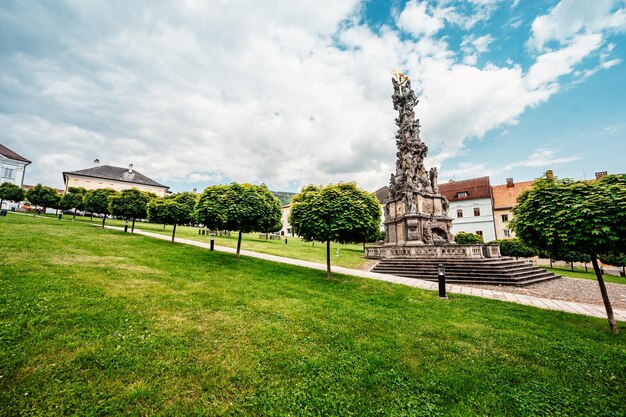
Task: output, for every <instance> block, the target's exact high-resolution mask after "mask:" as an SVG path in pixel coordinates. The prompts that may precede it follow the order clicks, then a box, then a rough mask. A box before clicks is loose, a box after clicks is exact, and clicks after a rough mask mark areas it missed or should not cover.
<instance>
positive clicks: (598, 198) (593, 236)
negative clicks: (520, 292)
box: [511, 175, 626, 333]
mask: <svg viewBox="0 0 626 417" xmlns="http://www.w3.org/2000/svg"><path fill="white" fill-rule="evenodd" d="M513 213H514V215H515V217H514V218H513V220H512V222H511V228H512V229H513V230H514V231H515V233H516V235H517V236H518V237H519V238H520V239H522V240H523V241H524V242H526V243H528V244H529V245H531V246H533V247H535V248H537V249H539V250H542V251H547V252H548V253H550V254H562V253H582V254H586V255H588V256H589V257H590V258H591V263H592V265H593V269H594V272H595V274H596V279H597V280H598V285H599V287H600V292H601V294H602V300H603V302H604V307H605V309H606V313H607V318H608V322H609V326H610V328H611V331H612V332H613V333H617V332H618V328H617V322H616V321H615V317H614V315H613V309H612V307H611V302H610V300H609V296H608V293H607V290H606V286H605V285H604V280H603V278H602V272H601V271H600V267H599V265H598V256H599V255H602V254H605V253H619V252H620V251H622V250H623V248H624V247H626V175H609V176H606V177H603V178H601V179H600V180H598V181H571V180H555V179H543V180H539V181H536V182H535V183H534V184H533V187H532V188H531V189H529V190H527V191H525V192H523V193H522V194H521V195H520V197H519V199H518V204H517V206H515V207H514V208H513Z"/></svg>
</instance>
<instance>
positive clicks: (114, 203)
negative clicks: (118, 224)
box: [109, 188, 156, 233]
mask: <svg viewBox="0 0 626 417" xmlns="http://www.w3.org/2000/svg"><path fill="white" fill-rule="evenodd" d="M154 197H156V196H154V194H151V193H146V192H142V191H139V190H138V189H136V188H130V189H128V190H122V191H120V192H119V193H117V194H114V195H112V196H110V197H109V212H110V213H111V214H112V215H114V216H119V217H123V218H124V219H126V220H132V221H133V223H132V227H131V229H130V232H131V233H134V232H135V220H137V219H145V218H146V216H147V209H148V203H149V202H150V200H152V198H154Z"/></svg>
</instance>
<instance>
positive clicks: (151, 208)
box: [148, 198, 191, 243]
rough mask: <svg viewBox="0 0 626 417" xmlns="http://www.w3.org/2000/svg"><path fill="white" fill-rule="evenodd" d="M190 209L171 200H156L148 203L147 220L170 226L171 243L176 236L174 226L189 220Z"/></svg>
mask: <svg viewBox="0 0 626 417" xmlns="http://www.w3.org/2000/svg"><path fill="white" fill-rule="evenodd" d="M190 213H191V208H190V207H189V206H188V205H185V204H182V203H179V202H177V201H176V200H175V199H171V198H157V199H154V200H152V201H151V202H150V203H148V220H149V221H150V222H152V223H163V224H171V225H173V226H174V228H173V229H172V243H174V237H175V236H176V225H178V224H182V223H186V222H187V220H189V217H190Z"/></svg>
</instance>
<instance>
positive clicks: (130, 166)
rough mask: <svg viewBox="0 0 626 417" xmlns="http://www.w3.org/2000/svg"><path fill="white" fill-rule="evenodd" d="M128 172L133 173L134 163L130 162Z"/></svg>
mask: <svg viewBox="0 0 626 417" xmlns="http://www.w3.org/2000/svg"><path fill="white" fill-rule="evenodd" d="M128 172H130V173H131V174H132V173H133V164H130V165H129V166H128Z"/></svg>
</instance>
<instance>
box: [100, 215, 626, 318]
mask: <svg viewBox="0 0 626 417" xmlns="http://www.w3.org/2000/svg"><path fill="white" fill-rule="evenodd" d="M105 227H106V228H107V229H112V230H124V228H122V227H117V226H105ZM135 234H138V235H142V236H148V237H152V238H155V239H161V240H168V241H169V240H171V237H170V236H167V235H161V234H158V233H151V232H146V231H143V230H139V229H135ZM175 241H176V242H177V243H183V244H185V245H191V246H197V247H199V248H204V249H209V248H210V245H209V244H208V243H204V242H198V241H195V240H190V239H183V238H176V239H175ZM215 250H216V251H220V252H228V253H236V250H235V249H234V248H227V247H225V246H217V245H216V246H215ZM241 255H243V256H249V257H251V258H257V259H264V260H267V261H272V262H280V263H284V264H289V265H296V266H302V267H305V268H311V269H318V270H321V271H326V265H325V264H319V263H316V262H309V261H302V260H299V259H291V258H284V257H282V256H275V255H267V254H264V253H259V252H251V251H246V250H242V251H241ZM333 272H336V273H338V274H344V275H352V276H357V277H361V278H369V279H376V280H379V281H385V282H392V283H395V284H401V285H407V286H409V287H415V288H420V289H423V290H428V291H437V290H438V283H437V282H431V281H424V280H421V279H413V278H404V277H399V276H395V275H388V274H379V273H376V272H369V271H363V270H360V269H349V268H342V267H339V266H333ZM446 292H447V293H451V294H464V295H473V296H476V297H482V298H491V299H494V300H502V301H508V302H511V303H516V304H524V305H528V306H532V307H536V308H541V309H545V310H556V311H565V312H567V313H574V314H581V315H584V316H591V317H598V318H606V310H605V309H604V307H602V306H597V305H593V304H583V303H574V302H570V301H562V300H551V299H548V298H539V297H533V296H527V295H522V294H513V293H509V292H504V291H491V290H483V289H480V288H472V287H464V286H462V285H458V284H448V285H446ZM613 313H614V315H615V319H616V320H618V321H626V310H620V309H613Z"/></svg>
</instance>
